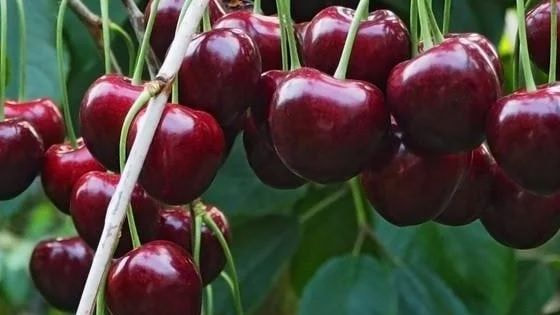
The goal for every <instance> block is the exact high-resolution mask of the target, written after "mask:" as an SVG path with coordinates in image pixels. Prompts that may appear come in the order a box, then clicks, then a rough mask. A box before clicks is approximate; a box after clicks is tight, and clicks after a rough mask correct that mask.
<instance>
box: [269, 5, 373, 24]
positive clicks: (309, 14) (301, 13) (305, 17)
mask: <svg viewBox="0 0 560 315" xmlns="http://www.w3.org/2000/svg"><path fill="white" fill-rule="evenodd" d="M358 2H359V0H305V1H292V4H291V7H292V16H293V18H294V20H295V21H296V22H303V21H309V20H311V19H312V18H313V16H315V14H317V13H318V12H319V11H321V10H322V9H324V8H326V7H328V6H333V5H339V6H343V7H347V8H355V7H357V6H358ZM376 4H377V3H376ZM262 6H263V10H264V12H266V13H267V14H271V13H274V12H276V4H275V2H274V1H272V0H268V1H263V4H262ZM370 7H371V5H370Z"/></svg>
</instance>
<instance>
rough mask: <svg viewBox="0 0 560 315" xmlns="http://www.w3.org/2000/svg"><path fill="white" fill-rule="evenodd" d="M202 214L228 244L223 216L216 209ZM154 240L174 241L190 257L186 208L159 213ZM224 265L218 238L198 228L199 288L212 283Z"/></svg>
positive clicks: (190, 228)
mask: <svg viewBox="0 0 560 315" xmlns="http://www.w3.org/2000/svg"><path fill="white" fill-rule="evenodd" d="M206 211H207V212H208V214H209V215H210V217H211V218H212V219H213V220H214V222H215V223H216V224H217V225H218V227H219V228H220V231H221V232H222V234H224V236H225V237H226V239H227V240H228V241H229V239H230V238H231V236H230V228H229V223H228V220H227V218H226V216H225V215H224V214H223V213H222V212H221V211H220V210H218V208H216V207H212V206H207V208H206ZM160 216H161V220H160V225H159V230H158V233H157V239H159V240H166V241H170V242H174V243H176V244H178V245H180V246H181V247H183V248H184V249H186V250H187V251H188V252H189V253H190V254H191V255H192V252H193V250H192V232H193V224H194V222H193V219H192V216H191V213H190V212H189V211H188V209H186V208H184V207H175V208H169V209H166V210H163V211H162V212H161V213H160ZM225 265H226V257H225V254H224V251H223V250H222V246H221V245H220V242H219V241H218V238H217V237H216V236H215V235H214V233H212V231H211V230H210V229H209V228H208V227H207V226H206V225H204V224H203V225H202V229H201V239H200V268H201V272H200V273H201V275H202V283H203V285H207V284H209V283H211V282H212V281H214V279H216V278H217V277H218V275H220V273H221V272H222V270H223V269H224V266H225Z"/></svg>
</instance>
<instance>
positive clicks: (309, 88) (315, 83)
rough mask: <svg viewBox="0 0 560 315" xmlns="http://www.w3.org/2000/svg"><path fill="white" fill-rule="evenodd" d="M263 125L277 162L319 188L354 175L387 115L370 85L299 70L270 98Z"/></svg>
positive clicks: (385, 124)
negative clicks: (276, 156)
mask: <svg viewBox="0 0 560 315" xmlns="http://www.w3.org/2000/svg"><path fill="white" fill-rule="evenodd" d="M269 123H270V132H271V136H272V140H273V143H274V146H275V148H276V151H277V152H278V156H279V157H280V159H281V160H282V162H283V163H284V164H285V165H286V166H287V167H288V168H289V169H290V170H291V171H293V172H294V173H296V174H297V175H299V176H301V177H303V178H305V179H307V180H309V181H314V182H318V183H322V184H325V183H332V182H341V181H345V180H347V179H350V178H352V177H354V176H356V175H358V174H359V173H360V171H361V170H362V169H363V167H364V166H366V164H367V163H368V161H369V160H370V159H371V157H372V155H373V154H374V153H375V150H376V149H377V148H378V146H379V143H380V142H381V140H382V138H383V137H384V135H385V134H386V132H387V130H388V128H389V114H388V112H387V110H386V109H385V104H384V102H383V94H382V93H381V91H380V90H379V89H377V88H376V87H375V86H374V85H372V84H369V83H366V82H362V81H354V80H336V79H334V78H333V77H331V76H328V75H326V74H324V73H322V72H320V71H318V70H315V69H311V68H301V69H298V70H295V71H293V72H292V73H291V74H290V75H288V76H287V77H286V78H285V79H284V80H283V81H282V83H281V84H280V86H279V87H278V89H277V90H276V92H275V93H274V98H273V100H272V105H271V109H270V117H269Z"/></svg>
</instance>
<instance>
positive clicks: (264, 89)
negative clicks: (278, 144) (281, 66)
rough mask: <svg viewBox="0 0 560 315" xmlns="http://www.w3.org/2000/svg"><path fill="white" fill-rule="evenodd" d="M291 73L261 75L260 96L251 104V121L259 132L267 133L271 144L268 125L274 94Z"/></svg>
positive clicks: (272, 72)
mask: <svg viewBox="0 0 560 315" xmlns="http://www.w3.org/2000/svg"><path fill="white" fill-rule="evenodd" d="M288 73H289V72H286V71H280V70H270V71H267V72H264V73H263V74H261V78H260V79H259V84H258V94H257V98H256V101H255V102H253V104H251V118H252V119H251V120H252V122H253V123H254V124H255V128H257V129H258V130H259V132H263V133H265V136H266V138H267V139H269V142H271V141H272V139H271V138H270V128H269V125H268V116H269V114H270V105H271V102H272V99H273V96H274V92H276V90H277V89H278V86H279V85H280V83H281V82H282V80H284V78H286V76H287V75H288Z"/></svg>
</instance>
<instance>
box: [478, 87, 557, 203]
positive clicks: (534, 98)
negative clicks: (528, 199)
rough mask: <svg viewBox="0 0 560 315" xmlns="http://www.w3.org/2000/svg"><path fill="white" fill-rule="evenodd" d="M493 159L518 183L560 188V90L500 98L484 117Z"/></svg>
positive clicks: (550, 189)
mask: <svg viewBox="0 0 560 315" xmlns="http://www.w3.org/2000/svg"><path fill="white" fill-rule="evenodd" d="M486 130H487V131H486V132H487V136H488V144H489V146H490V150H491V151H492V154H493V155H494V157H495V158H496V162H498V164H499V165H500V167H502V169H503V170H504V171H505V172H506V174H507V175H508V176H510V177H511V179H513V180H514V181H515V182H516V183H518V184H519V185H520V186H521V187H523V188H525V189H528V190H531V191H534V192H537V193H541V194H552V193H554V192H556V191H558V190H560V92H559V91H558V90H557V89H556V88H547V87H544V88H540V89H538V90H536V91H533V92H529V91H519V92H516V93H513V94H511V95H508V96H506V97H503V98H501V99H500V100H498V102H497V103H496V104H495V105H494V106H493V107H492V109H491V110H490V112H489V114H488V120H487V129H486Z"/></svg>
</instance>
